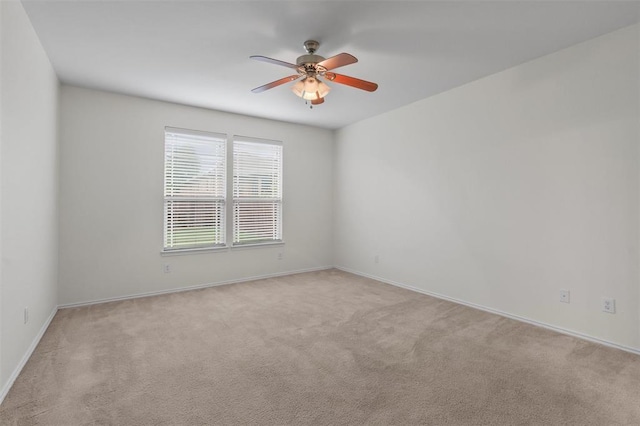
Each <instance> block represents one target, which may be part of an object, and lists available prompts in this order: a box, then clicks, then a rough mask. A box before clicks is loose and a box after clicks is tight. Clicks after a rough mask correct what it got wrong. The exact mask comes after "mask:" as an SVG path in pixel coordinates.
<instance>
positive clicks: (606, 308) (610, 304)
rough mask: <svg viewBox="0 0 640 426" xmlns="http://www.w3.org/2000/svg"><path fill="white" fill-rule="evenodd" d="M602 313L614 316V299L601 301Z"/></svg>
mask: <svg viewBox="0 0 640 426" xmlns="http://www.w3.org/2000/svg"><path fill="white" fill-rule="evenodd" d="M602 311H603V312H606V313H608V314H615V313H616V299H602Z"/></svg>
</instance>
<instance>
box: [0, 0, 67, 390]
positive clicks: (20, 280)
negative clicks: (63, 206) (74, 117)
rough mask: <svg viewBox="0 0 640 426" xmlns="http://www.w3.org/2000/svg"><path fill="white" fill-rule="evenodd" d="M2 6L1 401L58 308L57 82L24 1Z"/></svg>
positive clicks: (0, 5) (0, 181)
mask: <svg viewBox="0 0 640 426" xmlns="http://www.w3.org/2000/svg"><path fill="white" fill-rule="evenodd" d="M0 10H2V16H1V18H0V24H1V25H0V27H1V30H0V31H1V34H2V35H1V37H0V38H1V41H2V45H1V47H2V48H1V49H0V50H2V64H1V66H0V68H1V69H2V71H1V74H0V75H1V77H0V78H1V83H0V85H1V87H2V96H1V104H2V107H1V117H0V122H1V123H2V125H1V132H2V135H1V142H2V144H1V146H0V149H1V155H0V172H1V173H0V183H1V187H0V206H1V210H0V221H1V227H0V228H1V229H0V233H1V235H2V240H1V244H0V245H1V248H0V250H1V254H2V266H1V269H0V270H1V274H0V285H1V288H0V293H1V294H2V296H1V305H0V309H1V312H0V317H1V324H0V326H1V331H2V335H1V337H0V342H1V349H0V350H1V353H0V399H1V397H2V396H4V392H5V391H6V390H7V389H8V385H9V384H10V382H11V380H12V379H14V378H15V377H14V375H15V373H16V371H17V369H18V368H19V367H20V366H21V363H22V362H24V360H25V355H28V353H29V350H30V347H32V344H33V343H34V341H37V337H38V335H39V332H40V331H41V329H42V327H43V326H44V325H45V324H46V322H47V319H49V318H50V316H51V314H52V313H53V312H54V310H55V308H56V306H57V274H58V270H57V266H58V257H57V239H58V234H57V230H58V226H57V224H58V216H57V197H58V181H57V173H58V162H57V108H58V87H59V84H58V80H57V77H56V75H55V73H54V71H53V68H52V67H51V64H50V63H49V59H48V58H47V56H46V54H45V53H44V50H43V49H42V46H41V45H40V42H39V40H38V38H37V36H36V34H35V32H34V30H33V28H32V26H31V23H30V22H29V19H28V18H27V15H26V13H25V11H24V9H23V8H22V5H21V4H20V2H17V1H2V2H0ZM25 307H28V308H29V322H28V323H27V324H24V322H23V310H24V308H25Z"/></svg>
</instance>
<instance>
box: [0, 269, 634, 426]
mask: <svg viewBox="0 0 640 426" xmlns="http://www.w3.org/2000/svg"><path fill="white" fill-rule="evenodd" d="M0 424H2V425H32V424H42V425H85V424H96V425H198V424H224V425H229V424H238V425H251V424H256V425H257V424H260V425H301V424H318V425H329V424H331V425H338V424H352V425H353V424H371V425H387V424H398V425H410V424H434V425H465V424H469V425H489V424H491V425H496V424H504V425H519V424H536V425H559V424H573V425H591V424H593V425H639V424H640V357H638V356H636V355H633V354H629V353H625V352H622V351H618V350H615V349H610V348H607V347H604V346H600V345H596V344H592V343H589V342H586V341H583V340H579V339H576V338H572V337H568V336H565V335H561V334H557V333H554V332H552V331H549V330H545V329H542V328H537V327H534V326H531V325H527V324H523V323H520V322H517V321H513V320H510V319H506V318H502V317H499V316H496V315H492V314H488V313H485V312H482V311H478V310H474V309H471V308H468V307H465V306H460V305H456V304H453V303H450V302H446V301H442V300H438V299H434V298H431V297H428V296H424V295H421V294H417V293H413V292H410V291H406V290H403V289H399V288H395V287H392V286H389V285H385V284H382V283H379V282H376V281H373V280H369V279H366V278H362V277H358V276H355V275H351V274H348V273H345V272H341V271H337V270H330V271H321V272H313V273H306V274H298V275H290V276H286V277H280V278H273V279H267V280H260V281H254V282H250V283H242V284H234V285H227V286H222V287H214V288H208V289H204V290H195V291H189V292H183V293H175V294H170V295H165V296H157V297H148V298H143V299H133V300H127V301H121V302H112V303H105V304H100V305H93V306H88V307H82V308H73V309H64V310H61V311H59V312H58V314H57V315H56V317H55V318H54V320H53V322H52V324H51V326H50V327H49V330H48V331H47V333H46V334H45V336H44V337H43V339H42V341H41V343H40V345H39V346H38V348H37V349H36V351H35V353H34V354H33V356H32V357H31V359H30V361H29V362H28V364H27V365H26V367H25V368H24V370H23V372H22V374H21V375H20V376H19V377H18V379H17V381H16V383H15V385H14V386H13V388H12V389H11V391H10V392H9V395H8V396H7V398H6V400H5V402H4V403H3V404H2V406H0Z"/></svg>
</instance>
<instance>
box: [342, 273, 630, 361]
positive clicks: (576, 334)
mask: <svg viewBox="0 0 640 426" xmlns="http://www.w3.org/2000/svg"><path fill="white" fill-rule="evenodd" d="M335 268H336V269H339V270H341V271H345V272H349V273H351V274H355V275H360V276H362V277H366V278H371V279H373V280H376V281H381V282H383V283H385V284H390V285H392V286H395V287H401V288H404V289H407V290H411V291H415V292H416V293H422V294H426V295H427V296H432V297H435V298H437V299H443V300H448V301H449V302H453V303H457V304H460V305H465V306H469V307H470V308H474V309H479V310H481V311H485V312H490V313H492V314H496V315H500V316H503V317H506V318H511V319H514V320H516V321H520V322H525V323H527V324H531V325H535V326H538V327H542V328H546V329H548V330H553V331H556V332H558V333H562V334H566V335H569V336H573V337H577V338H579V339H583V340H588V341H590V342H593V343H599V344H601V345H605V346H609V347H611V348H615V349H620V350H623V351H625V352H631V353H632V354H636V355H640V349H638V348H632V347H629V346H625V345H621V344H618V343H614V342H610V341H608V340H603V339H600V338H598V337H593V336H589V335H588V334H584V333H581V332H579V331H574V330H569V329H566V328H562V327H558V326H556V325H552V324H547V323H545V322H541V321H537V320H534V319H531V318H525V317H521V316H519V315H514V314H510V313H508V312H503V311H500V310H498V309H493V308H489V307H487V306H482V305H478V304H476V303H471V302H467V301H465V300H461V299H456V298H454V297H449V296H445V295H443V294H439V293H434V292H431V291H427V290H423V289H421V288H416V287H412V286H410V285H406V284H403V283H399V282H397V281H392V280H388V279H386V278H381V277H377V276H375V275H370V274H365V273H364V272H360V271H356V270H353V269H349V268H345V267H344V266H335Z"/></svg>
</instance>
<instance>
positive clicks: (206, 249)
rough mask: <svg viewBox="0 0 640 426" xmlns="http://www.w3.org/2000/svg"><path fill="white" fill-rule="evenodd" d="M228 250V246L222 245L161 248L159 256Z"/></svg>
mask: <svg viewBox="0 0 640 426" xmlns="http://www.w3.org/2000/svg"><path fill="white" fill-rule="evenodd" d="M227 250H229V247H228V246H224V247H204V248H186V249H176V250H162V251H161V252H160V255H161V256H180V255H185V254H204V253H213V252H221V251H227Z"/></svg>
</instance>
